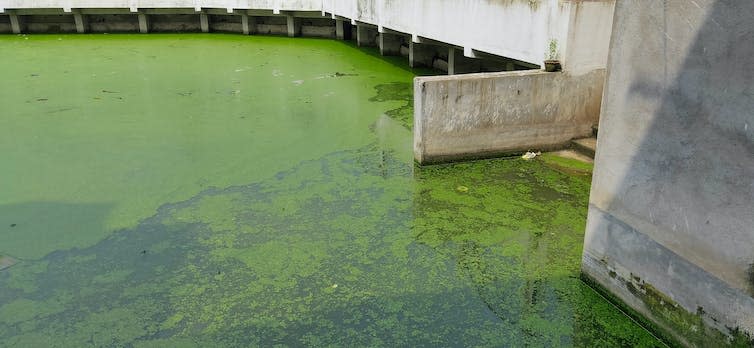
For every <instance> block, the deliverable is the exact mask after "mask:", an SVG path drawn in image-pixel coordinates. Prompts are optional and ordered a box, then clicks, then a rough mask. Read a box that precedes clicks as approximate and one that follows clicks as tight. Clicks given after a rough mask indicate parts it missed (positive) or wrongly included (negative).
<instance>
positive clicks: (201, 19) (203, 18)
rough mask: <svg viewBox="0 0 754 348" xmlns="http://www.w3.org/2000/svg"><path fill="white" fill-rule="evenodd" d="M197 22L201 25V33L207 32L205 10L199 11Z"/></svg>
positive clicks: (207, 21)
mask: <svg viewBox="0 0 754 348" xmlns="http://www.w3.org/2000/svg"><path fill="white" fill-rule="evenodd" d="M199 22H200V24H201V26H202V33H209V15H207V14H206V13H205V12H202V13H200V14H199Z"/></svg>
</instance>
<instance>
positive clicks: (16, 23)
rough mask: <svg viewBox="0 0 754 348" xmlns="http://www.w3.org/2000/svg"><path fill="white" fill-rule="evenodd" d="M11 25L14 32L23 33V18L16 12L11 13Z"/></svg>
mask: <svg viewBox="0 0 754 348" xmlns="http://www.w3.org/2000/svg"><path fill="white" fill-rule="evenodd" d="M10 27H11V30H12V31H13V34H21V33H22V32H23V19H21V17H20V16H19V15H17V14H15V13H10Z"/></svg>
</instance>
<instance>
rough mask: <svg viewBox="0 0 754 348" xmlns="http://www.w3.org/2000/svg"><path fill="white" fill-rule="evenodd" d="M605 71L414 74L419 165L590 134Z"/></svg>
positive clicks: (544, 146)
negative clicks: (577, 74) (449, 74)
mask: <svg viewBox="0 0 754 348" xmlns="http://www.w3.org/2000/svg"><path fill="white" fill-rule="evenodd" d="M604 78H605V71H604V70H594V71H592V72H590V73H587V74H584V75H579V76H571V75H568V74H565V73H545V72H541V71H536V72H503V73H489V74H468V75H456V76H447V77H445V76H441V77H418V78H416V79H415V80H414V158H415V159H416V161H417V162H419V163H420V164H426V163H436V162H445V161H453V160H462V159H473V158H483V157H493V156H497V155H502V154H510V153H519V152H523V151H527V150H535V149H536V150H551V149H556V148H563V147H566V146H567V145H568V143H569V142H570V140H571V139H574V138H581V137H585V136H588V135H591V134H592V126H593V125H594V124H596V123H597V121H598V119H599V110H600V104H601V99H602V86H603V83H604Z"/></svg>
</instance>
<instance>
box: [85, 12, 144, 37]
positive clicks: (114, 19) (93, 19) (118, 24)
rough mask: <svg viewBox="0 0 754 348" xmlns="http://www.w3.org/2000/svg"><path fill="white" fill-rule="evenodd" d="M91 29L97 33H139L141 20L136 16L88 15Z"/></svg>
mask: <svg viewBox="0 0 754 348" xmlns="http://www.w3.org/2000/svg"><path fill="white" fill-rule="evenodd" d="M87 17H88V18H89V29H90V30H91V31H92V32H95V33H102V32H105V33H118V32H138V31H139V19H138V15H136V14H98V15H88V16H87Z"/></svg>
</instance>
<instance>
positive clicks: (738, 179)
mask: <svg viewBox="0 0 754 348" xmlns="http://www.w3.org/2000/svg"><path fill="white" fill-rule="evenodd" d="M705 2H706V3H707V6H706V7H699V6H700V4H701V5H702V6H703V5H705V4H704V3H705ZM617 11H618V12H616V22H615V26H614V33H613V35H614V37H613V43H612V45H611V56H610V59H611V62H610V64H609V67H608V69H609V73H608V82H607V85H606V92H605V100H604V101H603V102H604V103H605V104H606V105H605V106H604V108H603V118H602V122H601V126H602V129H601V130H600V139H599V142H600V150H598V155H597V161H596V171H595V180H594V186H593V187H592V204H593V205H592V207H591V208H592V210H594V211H597V210H600V209H604V210H602V211H599V212H597V213H595V212H593V211H590V220H591V221H590V224H589V225H590V227H588V237H587V238H588V239H587V241H586V243H585V245H586V252H587V253H588V252H589V249H590V245H598V244H600V243H603V245H598V247H599V248H603V250H600V251H599V252H598V253H597V254H602V255H607V257H608V258H609V259H610V261H608V265H609V267H610V266H615V264H617V265H619V266H621V267H624V268H625V269H626V270H628V271H630V272H631V276H630V277H629V278H631V277H634V276H636V277H637V278H639V277H640V278H641V280H640V282H641V283H643V284H645V285H646V288H642V289H639V291H638V292H637V293H633V295H634V296H637V297H640V298H641V299H642V301H643V302H644V305H647V306H648V307H652V299H649V298H647V294H648V293H649V292H652V293H654V292H653V291H647V289H650V287H651V289H650V290H658V293H657V294H656V295H658V296H669V297H664V299H667V298H671V299H672V300H673V301H675V302H677V303H679V304H680V305H682V306H683V307H684V308H686V310H688V311H689V312H692V313H694V312H697V314H698V316H699V317H703V319H705V322H707V323H710V322H714V323H715V324H716V326H717V327H718V328H721V327H725V326H727V327H728V328H729V329H732V328H736V327H738V326H739V325H743V324H744V323H748V324H747V325H752V324H751V323H752V322H753V319H754V317H753V315H754V299H753V298H752V297H751V296H752V295H754V272H752V271H751V269H752V266H751V264H752V263H754V248H752V245H754V230H753V229H752V228H753V227H752V226H754V208H753V205H752V204H753V203H752V202H754V128H753V127H754V84H753V82H754V69H752V67H754V24H752V23H754V22H751V20H750V15H749V14H751V13H754V2H741V1H737V2H730V1H699V2H698V3H693V2H674V1H663V2H654V3H651V4H648V3H646V2H643V1H625V2H618V5H617ZM686 45H688V46H686ZM626 159H628V163H625V160H626ZM621 167H624V168H625V170H624V171H623V172H620V170H619V169H616V168H621ZM589 232H592V233H591V234H590V233H589ZM590 239H591V240H590ZM610 264H612V265H610ZM611 276H612V275H611ZM607 282H609V280H608V281H607ZM629 285H630V284H629ZM608 287H609V286H608ZM628 290H629V291H630V290H631V288H630V287H629V288H628ZM624 300H625V299H624ZM655 300H658V299H657V298H656V299H655ZM658 301H659V300H658ZM627 302H629V303H631V301H627ZM659 302H663V301H659ZM650 309H652V308H650ZM655 314H658V313H653V315H655ZM658 315H660V316H662V314H658ZM709 319H712V320H711V321H710V320H709ZM660 320H661V321H665V322H664V323H663V324H667V325H668V326H667V327H666V328H669V329H670V330H671V331H676V332H675V333H676V334H677V338H678V337H682V336H684V335H687V334H689V335H687V336H686V337H685V338H684V339H686V340H687V341H686V342H685V343H691V344H698V342H702V341H696V340H697V338H699V337H696V336H697V335H698V334H690V332H689V328H688V327H685V328H683V327H682V326H683V325H685V323H681V322H673V320H674V319H672V318H670V317H669V316H668V317H665V318H661V319H660ZM715 321H719V322H715ZM742 329H745V330H749V331H750V330H752V328H751V327H748V328H746V327H744V328H742ZM683 330H686V332H683ZM724 331H725V330H724ZM750 333H751V331H750ZM699 339H700V340H701V339H702V338H699Z"/></svg>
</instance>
